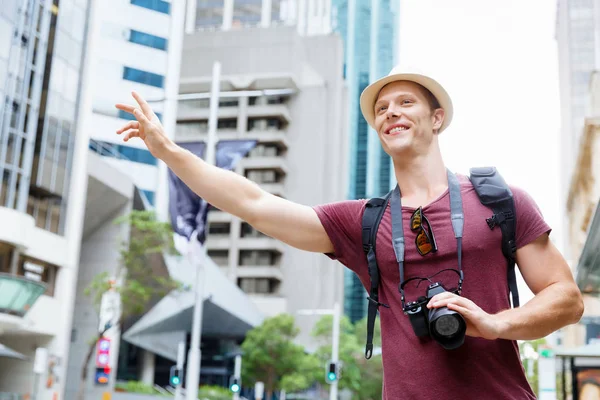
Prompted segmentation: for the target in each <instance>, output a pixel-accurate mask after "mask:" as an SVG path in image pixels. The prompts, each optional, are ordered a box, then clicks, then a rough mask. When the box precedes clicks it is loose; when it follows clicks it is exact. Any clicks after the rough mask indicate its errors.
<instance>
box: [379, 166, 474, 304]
mask: <svg viewBox="0 0 600 400" xmlns="http://www.w3.org/2000/svg"><path fill="white" fill-rule="evenodd" d="M447 171H448V190H449V193H450V218H451V220H452V230H453V231H454V237H455V238H456V247H457V253H458V271H459V274H460V278H459V281H458V293H459V294H460V292H461V290H462V283H463V271H462V236H463V227H464V222H465V216H464V213H463V205H462V197H461V194H460V183H459V181H458V178H457V177H456V175H454V174H453V173H452V172H451V171H450V170H447ZM401 198H402V195H401V193H400V187H399V186H398V185H396V188H395V189H394V191H393V193H392V198H391V203H390V206H391V213H392V245H393V247H394V253H396V261H397V262H398V267H399V270H400V284H399V285H398V290H399V291H400V295H401V300H402V308H404V300H405V298H404V290H403V289H402V284H403V283H404V250H405V245H404V227H403V223H402V200H401Z"/></svg>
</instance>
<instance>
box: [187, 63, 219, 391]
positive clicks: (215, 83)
mask: <svg viewBox="0 0 600 400" xmlns="http://www.w3.org/2000/svg"><path fill="white" fill-rule="evenodd" d="M220 76H221V64H220V63H219V62H218V61H216V62H215V63H214V64H213V77H212V86H211V96H210V115H209V119H208V139H207V143H206V162H207V163H209V164H215V150H216V149H215V147H216V142H217V112H218V108H219V87H220V86H219V83H220V79H221V77H220ZM192 245H193V244H192V243H190V248H191V247H192ZM201 253H202V256H201V257H200V258H201V259H200V260H198V262H195V264H196V286H195V289H196V301H195V303H194V315H193V320H192V340H191V345H190V351H189V355H188V360H189V362H188V371H187V379H186V382H187V383H186V385H185V388H186V399H187V400H196V399H197V398H198V386H199V383H200V361H201V359H202V353H201V351H200V337H201V336H202V311H203V310H202V308H203V305H204V287H203V285H204V262H205V258H206V257H207V255H206V250H205V249H203V251H202V252H201Z"/></svg>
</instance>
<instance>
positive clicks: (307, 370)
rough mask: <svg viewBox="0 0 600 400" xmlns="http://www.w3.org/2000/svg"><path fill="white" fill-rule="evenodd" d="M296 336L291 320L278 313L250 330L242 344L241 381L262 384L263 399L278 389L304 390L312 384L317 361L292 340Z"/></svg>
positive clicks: (297, 331)
mask: <svg viewBox="0 0 600 400" xmlns="http://www.w3.org/2000/svg"><path fill="white" fill-rule="evenodd" d="M298 333H299V329H298V327H296V325H295V322H294V317H292V316H291V315H289V314H280V315H277V316H275V317H272V318H268V319H265V320H264V321H263V323H262V324H261V325H260V326H257V327H256V328H254V329H252V330H250V331H249V332H248V333H247V335H246V339H245V340H244V342H243V343H242V346H241V347H242V351H243V353H244V355H243V362H242V382H244V385H245V386H246V385H250V386H253V385H254V384H255V383H256V382H258V381H260V382H263V383H264V385H265V394H266V396H265V398H266V399H270V398H271V394H272V393H273V392H274V391H276V390H280V389H285V390H286V391H297V390H303V389H306V388H307V387H309V386H310V385H311V384H312V383H313V382H314V371H315V368H316V366H317V360H316V359H315V357H314V356H312V355H310V354H307V353H306V352H305V351H304V348H303V347H302V346H300V345H298V344H295V343H294V342H293V340H294V339H295V338H296V336H297V335H298Z"/></svg>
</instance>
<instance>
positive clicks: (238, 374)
mask: <svg viewBox="0 0 600 400" xmlns="http://www.w3.org/2000/svg"><path fill="white" fill-rule="evenodd" d="M233 376H234V377H235V378H237V379H239V383H240V391H241V387H242V356H241V354H238V355H236V356H235V365H234V368H233ZM239 399H240V392H237V393H234V394H233V400H239Z"/></svg>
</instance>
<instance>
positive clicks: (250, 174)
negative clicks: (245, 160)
mask: <svg viewBox="0 0 600 400" xmlns="http://www.w3.org/2000/svg"><path fill="white" fill-rule="evenodd" d="M244 176H245V177H246V178H248V179H250V180H251V181H253V182H255V183H258V184H261V183H281V182H282V181H283V174H280V173H278V172H277V171H275V170H268V169H247V170H246V171H245V172H244Z"/></svg>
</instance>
